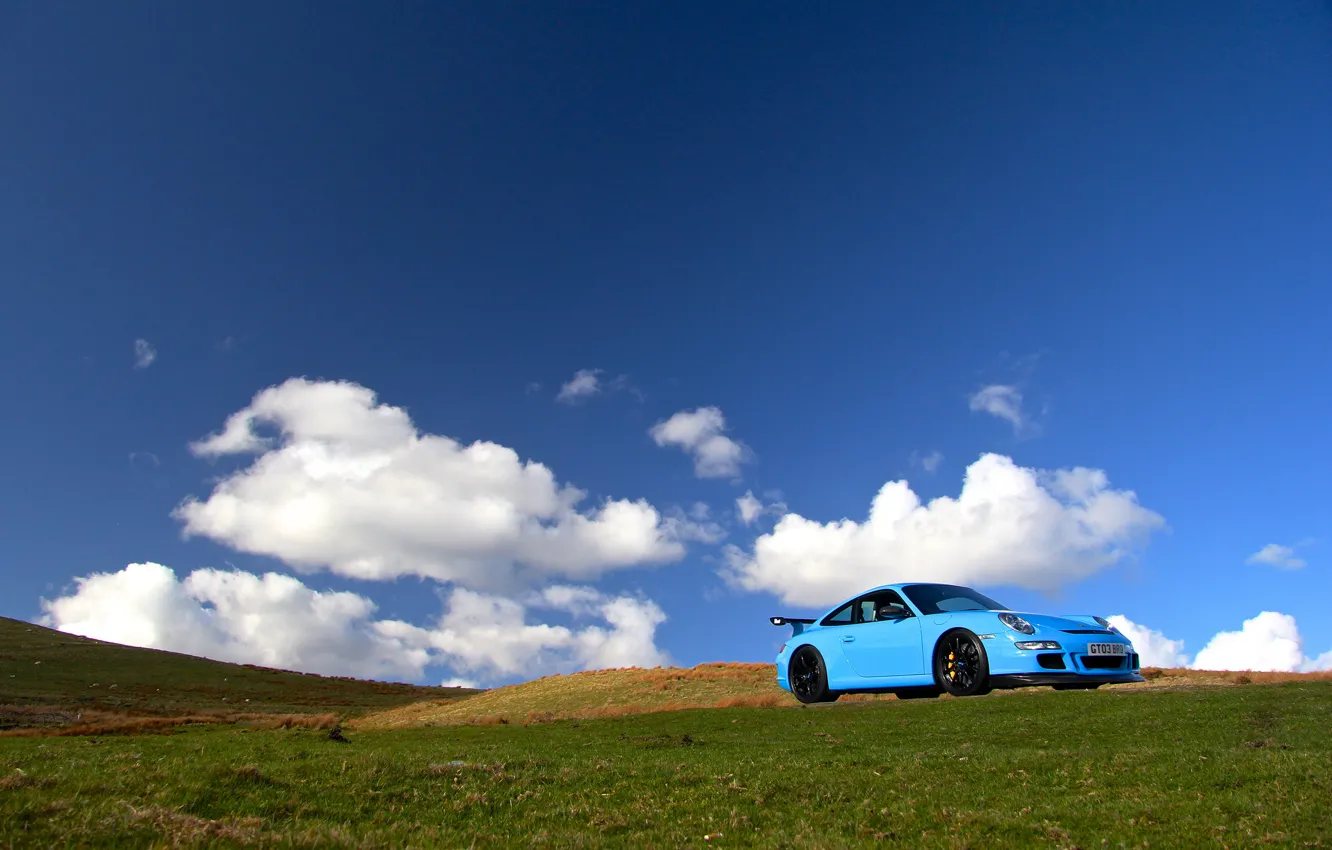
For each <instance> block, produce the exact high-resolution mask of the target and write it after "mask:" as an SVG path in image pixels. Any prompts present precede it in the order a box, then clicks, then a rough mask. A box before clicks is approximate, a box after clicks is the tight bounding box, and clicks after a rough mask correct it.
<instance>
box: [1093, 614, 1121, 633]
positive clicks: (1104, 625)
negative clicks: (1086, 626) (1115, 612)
mask: <svg viewBox="0 0 1332 850" xmlns="http://www.w3.org/2000/svg"><path fill="white" fill-rule="evenodd" d="M1092 619H1093V620H1095V621H1096V622H1098V623H1100V624H1101V628H1103V629H1109V630H1110V631H1112V632H1114V633H1115V634H1119V629H1117V628H1115V627H1114V626H1112V625H1110V621H1109V620H1107V619H1106V618H1104V617H1092Z"/></svg>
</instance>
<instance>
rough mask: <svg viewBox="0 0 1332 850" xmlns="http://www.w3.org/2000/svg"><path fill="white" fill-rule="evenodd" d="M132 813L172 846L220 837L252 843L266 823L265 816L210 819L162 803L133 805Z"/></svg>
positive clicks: (216, 839)
mask: <svg viewBox="0 0 1332 850" xmlns="http://www.w3.org/2000/svg"><path fill="white" fill-rule="evenodd" d="M129 817H130V820H131V821H132V822H133V823H135V824H139V825H142V826H147V827H152V828H153V829H155V830H156V831H157V834H158V835H159V836H161V837H162V839H164V840H165V843H166V844H167V845H168V846H171V847H179V846H185V845H191V846H193V845H198V844H200V843H205V844H207V843H213V842H217V841H225V842H234V843H238V844H252V843H254V842H255V841H256V840H258V839H259V838H261V837H262V830H263V826H264V821H263V819H262V818H228V819H226V820H209V819H207V818H199V817H195V816H194V815H187V814H185V813H184V812H179V811H176V810H175V809H168V808H164V807H162V806H147V807H145V808H142V809H136V808H133V807H130V812H129Z"/></svg>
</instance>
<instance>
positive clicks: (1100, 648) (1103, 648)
mask: <svg viewBox="0 0 1332 850" xmlns="http://www.w3.org/2000/svg"><path fill="white" fill-rule="evenodd" d="M1087 654H1088V655H1127V654H1128V647H1127V646H1125V645H1124V644H1122V643H1089V644H1087Z"/></svg>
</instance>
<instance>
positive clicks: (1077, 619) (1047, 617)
mask: <svg viewBox="0 0 1332 850" xmlns="http://www.w3.org/2000/svg"><path fill="white" fill-rule="evenodd" d="M1000 614H1016V615H1017V616H1019V617H1021V618H1022V619H1024V620H1026V621H1027V622H1028V623H1031V624H1032V625H1033V626H1035V627H1036V628H1037V630H1040V629H1047V630H1050V631H1061V632H1062V631H1067V630H1068V629H1079V630H1081V629H1101V628H1102V626H1101V624H1100V623H1097V622H1096V620H1095V619H1093V618H1092V617H1091V616H1086V617H1084V616H1082V615H1078V614H1073V615H1066V616H1063V617H1059V616H1055V615H1053V614H1029V613H1027V612H1025V611H956V612H954V613H951V614H935V615H933V616H931V617H928V618H927V619H929V620H930V621H931V622H933V623H936V624H939V623H944V622H947V621H948V620H958V621H959V622H965V621H966V620H970V619H973V618H974V619H985V620H987V621H989V622H994V621H995V620H997V619H998V617H999V615H1000ZM1106 631H1109V630H1108V629H1106Z"/></svg>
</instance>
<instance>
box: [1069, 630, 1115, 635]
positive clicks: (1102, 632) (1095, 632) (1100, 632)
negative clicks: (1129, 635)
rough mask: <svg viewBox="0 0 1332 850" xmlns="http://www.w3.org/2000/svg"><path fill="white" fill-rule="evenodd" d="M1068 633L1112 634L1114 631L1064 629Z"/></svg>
mask: <svg viewBox="0 0 1332 850" xmlns="http://www.w3.org/2000/svg"><path fill="white" fill-rule="evenodd" d="M1063 632H1064V634H1066V635H1112V634H1114V632H1112V631H1109V630H1107V629H1064V630H1063Z"/></svg>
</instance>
